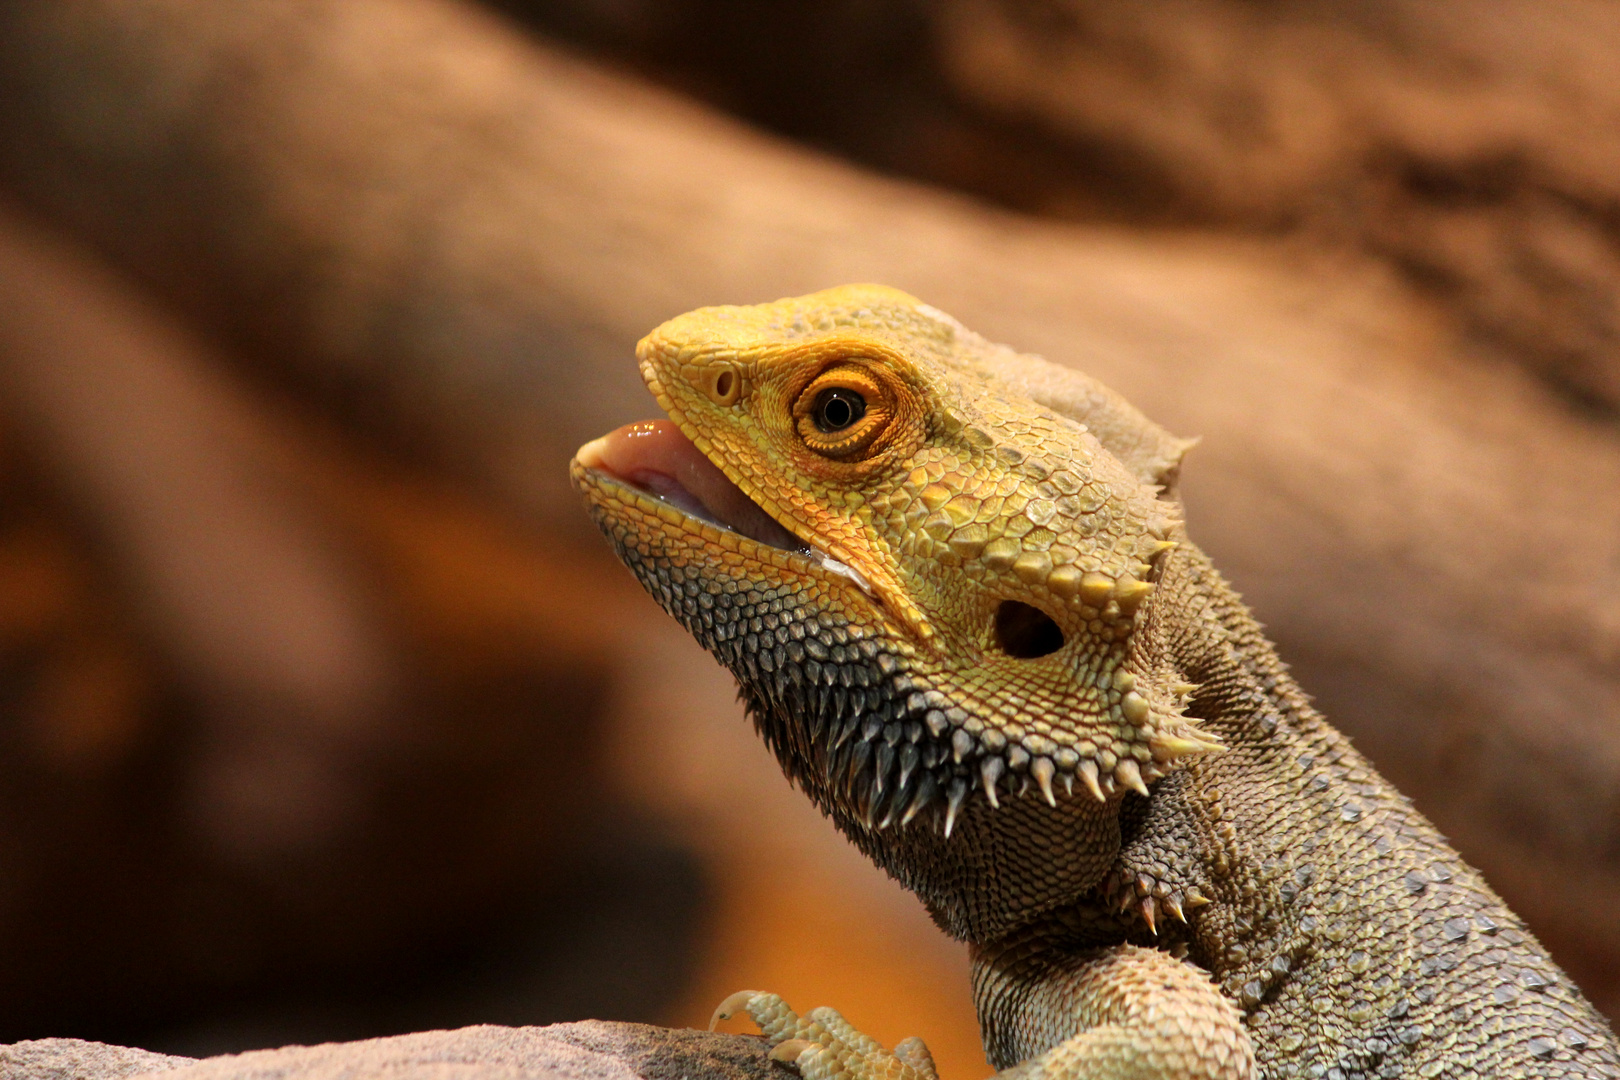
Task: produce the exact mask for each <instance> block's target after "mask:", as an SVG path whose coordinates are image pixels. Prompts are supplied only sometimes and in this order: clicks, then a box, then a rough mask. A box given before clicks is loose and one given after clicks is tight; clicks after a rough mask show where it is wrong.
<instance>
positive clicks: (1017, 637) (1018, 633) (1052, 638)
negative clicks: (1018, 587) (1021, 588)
mask: <svg viewBox="0 0 1620 1080" xmlns="http://www.w3.org/2000/svg"><path fill="white" fill-rule="evenodd" d="M996 643H997V644H999V645H1000V646H1001V648H1002V650H1003V651H1004V652H1006V654H1007V655H1008V656H1012V657H1016V658H1018V659H1019V660H1033V659H1035V658H1036V657H1037V656H1046V655H1047V654H1048V653H1055V652H1057V651H1058V650H1059V649H1061V648H1063V631H1062V630H1061V629H1060V628H1059V627H1058V624H1057V623H1055V622H1053V621H1052V617H1051V616H1050V615H1048V614H1047V613H1046V612H1044V611H1042V610H1041V609H1040V608H1034V607H1030V606H1029V605H1028V604H1023V603H1019V602H1018V601H1017V600H1004V601H1002V604H1001V606H1000V607H998V608H996Z"/></svg>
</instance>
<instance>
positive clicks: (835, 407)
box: [810, 386, 866, 435]
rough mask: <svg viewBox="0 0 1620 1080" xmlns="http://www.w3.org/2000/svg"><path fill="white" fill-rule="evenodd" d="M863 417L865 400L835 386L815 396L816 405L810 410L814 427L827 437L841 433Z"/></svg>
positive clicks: (858, 395)
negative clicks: (836, 432) (837, 432)
mask: <svg viewBox="0 0 1620 1080" xmlns="http://www.w3.org/2000/svg"><path fill="white" fill-rule="evenodd" d="M865 415H866V399H865V398H863V397H862V396H861V395H860V394H858V393H856V392H855V391H853V390H845V389H844V388H843V387H836V386H835V387H832V388H830V389H827V390H823V391H822V392H821V393H819V394H817V395H816V404H815V406H814V407H813V408H812V409H811V410H810V418H811V419H812V420H814V421H815V422H816V427H818V428H820V429H821V431H822V432H824V433H826V434H828V435H831V434H832V433H833V432H835V431H843V430H844V429H845V428H847V427H849V426H850V425H851V424H853V423H855V422H856V421H858V420H860V418H861V417H863V416H865Z"/></svg>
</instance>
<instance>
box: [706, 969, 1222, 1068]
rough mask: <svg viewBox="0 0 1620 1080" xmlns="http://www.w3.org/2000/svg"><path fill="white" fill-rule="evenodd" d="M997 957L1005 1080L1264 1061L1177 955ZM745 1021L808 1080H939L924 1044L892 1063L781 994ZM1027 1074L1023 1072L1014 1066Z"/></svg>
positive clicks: (990, 1037)
mask: <svg viewBox="0 0 1620 1080" xmlns="http://www.w3.org/2000/svg"><path fill="white" fill-rule="evenodd" d="M1023 959H1024V958H1022V957H1019V956H1016V955H1014V956H1006V955H1002V956H998V957H996V958H995V961H997V962H991V963H988V964H982V965H981V967H980V970H979V972H978V973H977V975H976V978H975V983H976V984H977V986H976V988H977V989H978V991H979V993H980V995H981V1018H982V1019H983V1020H984V1022H985V1027H986V1031H985V1036H986V1040H985V1041H986V1045H987V1046H989V1047H991V1050H992V1056H993V1057H994V1058H996V1059H999V1061H998V1063H1006V1064H1009V1065H1010V1067H1008V1068H1006V1069H1005V1070H1004V1071H1002V1072H1000V1073H998V1074H997V1080H1250V1078H1252V1077H1253V1076H1254V1050H1253V1047H1252V1046H1251V1045H1250V1042H1249V1034H1248V1032H1247V1031H1246V1030H1244V1028H1243V1024H1242V1020H1241V1018H1240V1017H1239V1015H1238V1011H1237V1008H1236V1007H1235V1006H1234V1005H1233V1004H1232V1003H1231V1002H1230V1001H1229V1000H1227V999H1226V998H1225V997H1223V996H1222V995H1221V993H1220V991H1219V990H1217V989H1216V988H1215V986H1214V985H1213V984H1212V983H1211V982H1210V981H1209V978H1208V976H1206V975H1204V974H1203V973H1202V972H1200V971H1198V970H1197V969H1196V968H1193V967H1191V966H1189V965H1187V964H1184V963H1182V962H1181V961H1179V960H1176V959H1175V958H1174V957H1172V956H1170V955H1169V954H1168V953H1164V952H1161V951H1159V950H1157V949H1145V948H1140V947H1138V946H1134V945H1117V946H1112V947H1109V948H1105V949H1097V950H1091V951H1088V952H1083V953H1077V954H1073V955H1071V956H1069V957H1067V958H1065V959H1064V960H1061V961H1058V962H1056V963H1054V962H1053V961H1052V960H1051V958H1050V957H1043V958H1040V959H1036V958H1035V957H1030V958H1029V959H1030V960H1032V961H1034V964H1035V966H1038V967H1039V968H1040V969H1041V970H1040V971H1039V972H1038V973H1037V972H1036V971H1033V970H1030V965H1026V964H1024V963H1022V962H1021V961H1022V960H1023ZM739 1010H743V1011H746V1012H748V1014H749V1015H750V1016H751V1017H752V1018H753V1019H754V1021H755V1023H757V1024H759V1026H760V1030H761V1031H762V1032H764V1034H765V1035H766V1037H767V1038H768V1039H770V1041H771V1044H772V1046H773V1048H774V1050H773V1056H774V1057H777V1058H778V1059H779V1060H785V1061H792V1062H794V1063H795V1064H796V1065H797V1066H798V1067H799V1071H800V1074H801V1075H802V1076H803V1078H804V1080H935V1072H934V1067H933V1060H932V1058H930V1057H929V1056H928V1051H927V1048H926V1047H924V1046H923V1045H922V1043H921V1041H920V1040H917V1039H907V1040H906V1041H905V1042H903V1043H901V1044H900V1045H899V1046H897V1047H896V1048H895V1050H894V1051H893V1052H892V1053H891V1052H889V1051H886V1050H884V1049H883V1048H882V1047H881V1046H880V1045H879V1044H878V1043H877V1041H876V1040H874V1039H872V1038H869V1037H868V1036H866V1035H863V1034H861V1033H860V1032H859V1031H857V1030H855V1028H853V1027H852V1026H851V1025H850V1024H849V1022H848V1021H846V1020H845V1019H844V1018H843V1017H842V1016H840V1015H839V1014H838V1013H836V1012H834V1011H833V1010H831V1009H815V1010H812V1011H811V1012H810V1013H808V1014H806V1015H805V1016H803V1017H800V1016H798V1015H797V1014H795V1013H794V1012H793V1011H792V1010H790V1009H789V1008H788V1007H787V1006H786V1004H785V1003H783V1001H782V999H781V998H779V997H777V996H776V995H775V994H763V993H756V992H753V991H744V992H742V993H740V994H735V995H733V996H732V997H730V998H728V999H727V1000H726V1001H725V1002H724V1003H723V1004H722V1005H721V1006H720V1009H719V1010H717V1012H716V1014H715V1015H716V1019H717V1020H718V1019H724V1018H725V1017H727V1016H730V1015H733V1014H734V1013H735V1012H736V1011H739ZM1013 1062H1016V1064H1012V1063H1013Z"/></svg>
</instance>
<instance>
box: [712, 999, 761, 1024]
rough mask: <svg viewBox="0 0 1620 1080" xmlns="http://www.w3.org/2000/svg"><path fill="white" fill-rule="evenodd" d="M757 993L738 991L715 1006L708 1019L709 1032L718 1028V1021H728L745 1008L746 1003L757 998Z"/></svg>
mask: <svg viewBox="0 0 1620 1080" xmlns="http://www.w3.org/2000/svg"><path fill="white" fill-rule="evenodd" d="M759 993H760V992H759V991H758V990H739V991H737V992H736V993H735V994H732V995H731V996H730V997H728V998H726V1000H724V1001H722V1002H721V1003H720V1004H719V1005H717V1006H715V1009H714V1015H713V1016H711V1017H709V1030H710V1031H713V1030H715V1029H716V1028H718V1027H719V1026H720V1021H722V1020H730V1019H731V1018H732V1017H733V1016H736V1015H737V1013H738V1011H739V1010H741V1009H745V1008H747V1007H748V1003H749V1002H750V1001H752V1000H753V999H754V998H756V997H758V996H759Z"/></svg>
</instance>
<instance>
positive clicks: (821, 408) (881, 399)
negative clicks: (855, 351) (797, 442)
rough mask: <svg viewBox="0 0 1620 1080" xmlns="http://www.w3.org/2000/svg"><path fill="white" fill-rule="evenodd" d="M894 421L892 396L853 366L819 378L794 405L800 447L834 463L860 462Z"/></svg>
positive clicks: (842, 366) (845, 365)
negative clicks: (855, 460)
mask: <svg viewBox="0 0 1620 1080" xmlns="http://www.w3.org/2000/svg"><path fill="white" fill-rule="evenodd" d="M893 419H894V400H893V395H892V394H891V393H890V392H889V388H888V387H887V385H886V384H885V381H884V380H882V379H880V378H877V377H876V376H875V375H874V374H873V373H872V372H871V371H870V370H869V369H868V368H867V367H866V366H865V365H863V364H858V363H849V362H846V363H842V364H837V365H835V366H833V367H830V368H828V369H827V370H825V371H823V372H821V374H819V375H817V376H816V377H815V378H814V379H812V380H811V381H810V384H809V385H808V386H806V387H805V388H804V389H803V390H801V391H800V392H799V396H798V399H797V400H796V401H795V402H794V403H793V420H794V426H795V427H796V428H797V429H798V433H799V438H800V439H801V440H802V441H803V442H804V444H805V446H807V447H809V448H810V449H811V450H813V451H815V452H816V453H817V454H820V455H821V456H823V457H829V458H833V459H835V460H839V461H849V460H853V459H857V458H860V457H862V456H864V455H865V454H866V452H867V451H868V450H870V449H871V448H872V447H873V445H874V444H876V443H878V442H879V440H880V438H881V437H882V436H883V434H884V433H885V432H886V431H887V430H888V429H889V427H890V424H891V421H893Z"/></svg>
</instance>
